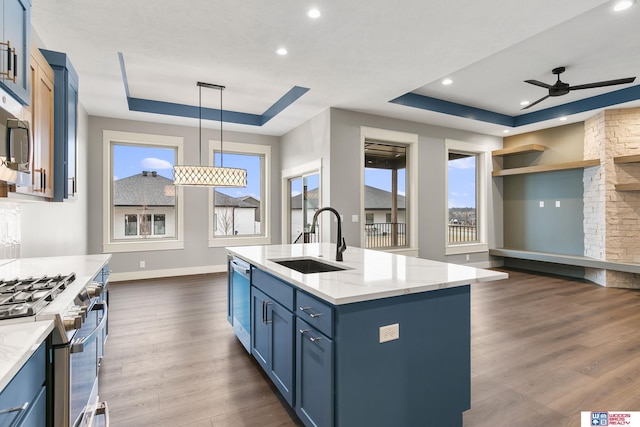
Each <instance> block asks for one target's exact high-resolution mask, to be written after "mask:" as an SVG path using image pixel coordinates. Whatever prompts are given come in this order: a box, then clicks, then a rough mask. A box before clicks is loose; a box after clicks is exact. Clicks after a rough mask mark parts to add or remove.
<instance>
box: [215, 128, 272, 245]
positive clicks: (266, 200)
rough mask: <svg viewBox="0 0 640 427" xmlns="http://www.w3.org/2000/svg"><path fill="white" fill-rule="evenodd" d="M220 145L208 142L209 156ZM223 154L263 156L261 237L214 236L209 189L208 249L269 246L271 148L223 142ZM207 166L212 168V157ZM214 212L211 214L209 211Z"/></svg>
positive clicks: (217, 149) (218, 149) (217, 142)
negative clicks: (268, 192) (268, 190)
mask: <svg viewBox="0 0 640 427" xmlns="http://www.w3.org/2000/svg"><path fill="white" fill-rule="evenodd" d="M221 146H222V144H221V142H220V141H216V140H210V141H209V151H208V153H209V154H212V153H213V152H214V151H220V148H221ZM222 148H223V149H224V152H223V154H224V153H234V154H262V155H264V177H263V180H262V182H261V186H260V198H261V200H260V208H261V209H262V212H261V216H260V218H261V222H262V224H260V228H261V230H263V232H264V235H262V236H214V234H213V232H214V230H213V228H214V224H213V220H214V215H215V207H214V193H213V191H214V189H213V188H211V189H209V206H208V212H209V215H208V217H209V224H208V227H207V230H208V234H209V247H210V248H218V247H223V246H244V245H269V244H271V203H272V200H271V196H270V195H269V194H267V189H269V188H271V181H270V178H271V146H269V145H260V144H249V143H245V142H230V141H224V146H222ZM207 159H208V164H209V166H213V159H214V156H212V155H207ZM212 209H213V210H214V211H213V212H212V211H211V210H212Z"/></svg>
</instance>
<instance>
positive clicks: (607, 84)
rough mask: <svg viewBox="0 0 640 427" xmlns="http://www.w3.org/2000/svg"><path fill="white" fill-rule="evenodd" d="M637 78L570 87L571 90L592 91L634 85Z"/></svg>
mask: <svg viewBox="0 0 640 427" xmlns="http://www.w3.org/2000/svg"><path fill="white" fill-rule="evenodd" d="M635 79H636V78H635V77H627V78H626V79H616V80H605V81H603V82H595V83H587V84H584V85H575V86H569V90H578V89H592V88H596V87H604V86H615V85H623V84H625V83H633V82H634V80H635Z"/></svg>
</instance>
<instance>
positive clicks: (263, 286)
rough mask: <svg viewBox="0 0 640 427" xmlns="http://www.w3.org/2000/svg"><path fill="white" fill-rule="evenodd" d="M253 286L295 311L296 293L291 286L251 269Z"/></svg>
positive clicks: (253, 268)
mask: <svg viewBox="0 0 640 427" xmlns="http://www.w3.org/2000/svg"><path fill="white" fill-rule="evenodd" d="M251 284H252V285H253V286H255V287H256V288H258V289H260V290H261V291H262V292H264V293H265V294H267V295H269V296H270V297H271V298H273V299H274V300H276V301H278V302H279V303H280V304H281V305H283V306H284V307H285V308H286V309H288V310H289V311H293V292H294V291H293V288H292V287H291V286H290V285H288V284H286V283H285V282H283V281H281V280H280V279H276V278H275V277H273V276H271V275H270V274H267V273H265V272H264V271H262V270H259V269H257V268H255V267H252V268H251Z"/></svg>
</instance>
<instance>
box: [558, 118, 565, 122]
mask: <svg viewBox="0 0 640 427" xmlns="http://www.w3.org/2000/svg"><path fill="white" fill-rule="evenodd" d="M558 120H560V121H561V122H564V121H566V120H567V118H566V117H560V118H559V119H558Z"/></svg>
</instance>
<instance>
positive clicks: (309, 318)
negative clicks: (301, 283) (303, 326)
mask: <svg viewBox="0 0 640 427" xmlns="http://www.w3.org/2000/svg"><path fill="white" fill-rule="evenodd" d="M296 298H297V304H296V315H297V316H298V317H300V318H301V319H303V320H304V321H305V322H307V323H308V324H310V325H311V326H313V327H314V328H316V329H318V330H319V331H320V332H322V333H323V334H325V335H327V336H328V337H333V308H332V307H331V306H330V305H329V304H327V303H325V302H323V301H320V300H319V299H317V298H315V297H312V296H310V295H308V294H306V293H304V292H301V291H298V292H297V295H296Z"/></svg>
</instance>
